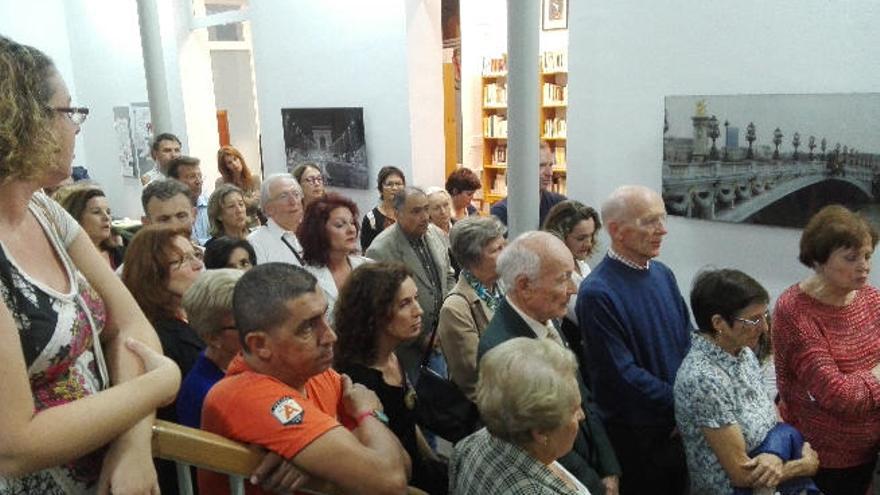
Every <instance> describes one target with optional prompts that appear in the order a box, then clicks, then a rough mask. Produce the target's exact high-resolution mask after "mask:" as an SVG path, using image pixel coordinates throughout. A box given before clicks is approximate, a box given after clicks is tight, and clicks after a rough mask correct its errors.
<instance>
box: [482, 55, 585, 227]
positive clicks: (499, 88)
mask: <svg viewBox="0 0 880 495" xmlns="http://www.w3.org/2000/svg"><path fill="white" fill-rule="evenodd" d="M539 66H540V69H541V73H540V76H539V77H540V80H539V84H540V86H541V87H540V90H541V102H540V103H541V111H540V112H539V118H540V122H539V124H540V125H539V129H540V136H539V137H540V138H541V139H542V140H544V141H547V143H548V144H549V145H550V150H551V152H552V153H553V155H554V157H555V161H556V164H555V166H554V167H553V191H555V192H559V193H562V194H565V190H566V121H567V115H566V111H567V107H568V60H567V55H566V53H565V52H564V51H554V52H544V53H542V54H541V56H540V64H539ZM482 89H483V92H482V93H483V94H482V112H481V114H482V119H483V173H482V182H483V191H482V193H483V205H482V206H483V210H484V211H485V212H488V210H489V206H490V205H491V204H492V203H494V202H496V201H498V200H499V199H501V198H503V197H505V196H507V56H506V55H503V54H502V55H500V56H497V57H484V58H483V73H482ZM536 165H537V164H536ZM535 168H536V171H535V172H536V173H537V167H535Z"/></svg>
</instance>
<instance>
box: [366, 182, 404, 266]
mask: <svg viewBox="0 0 880 495" xmlns="http://www.w3.org/2000/svg"><path fill="white" fill-rule="evenodd" d="M376 184H377V188H378V189H379V206H377V207H375V208H373V209H372V210H370V211H368V212H367V214H366V215H364V221H363V222H361V251H363V252H365V253H366V252H367V248H368V247H370V244H372V243H373V239H375V238H376V236H377V235H379V232H382V231H383V230H385V229H387V228H388V227H390V226H392V225H394V222H396V221H397V214H396V213H395V210H394V195H396V194H397V193H398V192H400V191H401V190H403V188H404V187H406V177H405V176H404V175H403V171H402V170H400V169H399V168H397V167H393V166H390V165H389V166H386V167H382V169H381V170H379V176H378V177H377V180H376Z"/></svg>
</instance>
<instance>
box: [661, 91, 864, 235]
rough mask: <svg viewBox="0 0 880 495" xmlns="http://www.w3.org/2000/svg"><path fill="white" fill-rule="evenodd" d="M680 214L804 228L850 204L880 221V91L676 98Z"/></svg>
mask: <svg viewBox="0 0 880 495" xmlns="http://www.w3.org/2000/svg"><path fill="white" fill-rule="evenodd" d="M665 104H666V116H665V119H664V134H663V200H664V202H665V203H666V210H667V211H668V212H669V214H670V215H678V216H683V217H689V218H698V219H703V220H714V221H722V222H734V223H751V224H759V225H774V226H779V227H792V228H803V227H804V226H805V225H806V224H807V221H808V220H809V219H810V217H812V216H813V215H814V214H815V213H816V212H818V211H819V210H820V209H822V208H823V207H824V206H827V205H830V204H841V205H844V206H846V207H848V208H850V209H852V210H854V211H858V212H860V213H862V214H863V215H865V216H866V217H867V218H868V219H869V220H870V221H871V222H872V223H874V224H875V225H880V137H878V136H877V133H876V132H873V131H872V130H874V129H877V128H878V127H880V93H839V94H836V93H828V94H754V95H749V94H740V95H675V96H667V97H666V101H665Z"/></svg>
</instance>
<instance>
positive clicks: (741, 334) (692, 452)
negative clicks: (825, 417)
mask: <svg viewBox="0 0 880 495" xmlns="http://www.w3.org/2000/svg"><path fill="white" fill-rule="evenodd" d="M768 301H769V296H768V295H767V291H766V290H764V288H763V287H761V285H760V284H759V283H758V282H756V281H755V280H754V279H753V278H751V277H749V276H748V275H746V274H745V273H742V272H740V271H738V270H716V271H706V272H703V273H701V274H699V275H698V276H697V278H696V280H695V281H694V287H693V290H692V291H691V308H692V310H693V312H694V319H695V320H696V323H697V326H698V328H699V331H698V335H696V336H694V338H693V341H692V344H691V349H690V351H689V352H688V354H687V356H685V358H684V361H683V362H682V364H681V367H680V368H679V370H678V375H677V376H676V379H675V389H674V390H675V418H676V422H677V423H678V429H679V431H680V432H681V436H682V440H683V441H684V446H685V453H686V454H687V462H688V470H689V472H690V478H691V494H692V495H701V494H705V495H717V494H729V493H732V492H733V491H734V489H735V488H738V487H745V488H749V487H750V488H774V487H776V486H777V485H778V484H780V483H781V482H783V481H786V480H789V479H792V478H799V477H804V476H810V475H812V474H814V473H815V472H816V469H817V468H818V467H819V459H818V457H817V456H816V452H815V451H813V449H812V448H810V446H809V444H808V443H804V444H803V448H802V452H796V453H794V454H792V455H791V458H792V459H796V460H788V461H787V462H786V459H783V458H782V457H781V455H776V454H771V453H756V452H755V451H756V449H758V450H760V449H759V448H760V447H761V445H762V443H764V441H765V438H767V436H768V433H770V432H771V430H773V429H774V427H776V425H777V418H776V410H775V408H774V406H773V402H772V401H771V400H770V398H769V397H768V396H767V394H766V393H764V391H763V388H762V378H761V369H760V365H759V364H758V360H757V358H755V354H754V353H753V352H752V350H751V347H753V346H755V344H757V342H758V338H759V336H760V335H761V333H763V332H765V331H767V317H768V315H767V305H768ZM794 433H795V435H797V432H794ZM797 436H799V435H797ZM798 454H800V455H798ZM798 457H800V458H798ZM758 493H760V492H758ZM771 493H772V492H771Z"/></svg>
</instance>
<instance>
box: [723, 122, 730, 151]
mask: <svg viewBox="0 0 880 495" xmlns="http://www.w3.org/2000/svg"><path fill="white" fill-rule="evenodd" d="M728 127H730V122H728V121H727V119H725V120H724V158H723V160H724V161H727V159H728V158H730V155H728V150H727V144H728V143H727V140H728V139H730V137H729V136H730V130H729V129H728Z"/></svg>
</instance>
